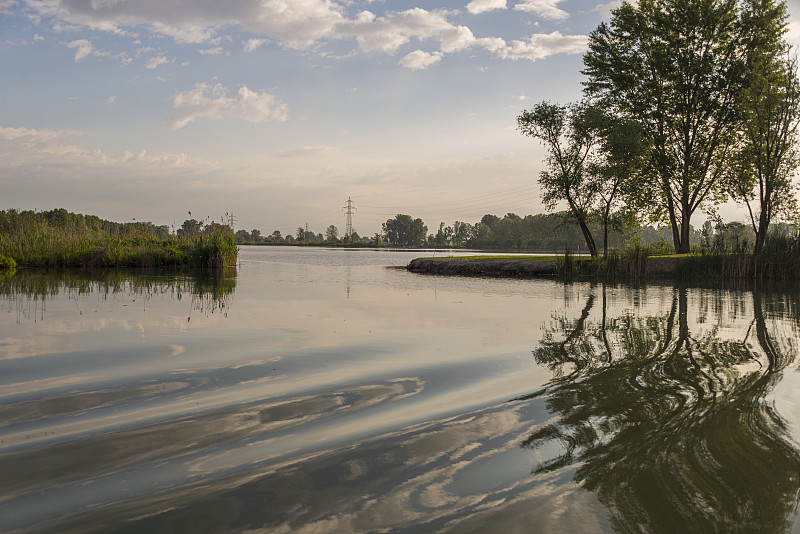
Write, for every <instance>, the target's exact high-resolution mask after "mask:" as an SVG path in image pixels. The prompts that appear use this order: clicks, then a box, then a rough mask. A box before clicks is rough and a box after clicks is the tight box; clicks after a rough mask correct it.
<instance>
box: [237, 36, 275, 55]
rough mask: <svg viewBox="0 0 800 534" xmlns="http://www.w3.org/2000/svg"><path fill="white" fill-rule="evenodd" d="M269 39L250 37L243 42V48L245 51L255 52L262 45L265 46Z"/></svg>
mask: <svg viewBox="0 0 800 534" xmlns="http://www.w3.org/2000/svg"><path fill="white" fill-rule="evenodd" d="M268 42H269V41H268V40H267V39H256V38H253V39H248V40H247V41H245V42H244V44H242V50H244V51H245V52H255V51H256V49H258V48H259V47H261V46H264V45H265V44H267V43H268Z"/></svg>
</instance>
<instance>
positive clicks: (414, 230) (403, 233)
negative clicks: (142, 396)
mask: <svg viewBox="0 0 800 534" xmlns="http://www.w3.org/2000/svg"><path fill="white" fill-rule="evenodd" d="M382 227H383V235H384V238H385V239H386V242H387V243H388V244H389V245H391V246H397V247H413V246H417V245H421V244H424V243H425V234H426V233H427V232H428V227H427V226H425V223H423V222H422V219H419V218H418V219H412V218H411V216H410V215H404V214H401V213H398V214H397V215H396V216H395V217H394V218H393V219H389V220H387V221H386V222H385V223H383V225H382Z"/></svg>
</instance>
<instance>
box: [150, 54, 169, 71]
mask: <svg viewBox="0 0 800 534" xmlns="http://www.w3.org/2000/svg"><path fill="white" fill-rule="evenodd" d="M165 63H169V60H168V59H167V58H166V57H165V56H155V57H151V58H150V59H148V60H147V65H146V66H147V68H148V69H157V68H158V66H159V65H163V64H165Z"/></svg>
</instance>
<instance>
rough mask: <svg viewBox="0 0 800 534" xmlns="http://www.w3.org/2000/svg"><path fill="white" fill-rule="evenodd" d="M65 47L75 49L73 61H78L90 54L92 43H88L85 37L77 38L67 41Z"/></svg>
mask: <svg viewBox="0 0 800 534" xmlns="http://www.w3.org/2000/svg"><path fill="white" fill-rule="evenodd" d="M67 48H75V49H76V50H75V63H78V62H79V61H80V60H82V59H83V58H85V57H86V56H88V55H89V54H91V53H92V50H93V47H92V43H90V42H89V41H87V40H86V39H77V40H75V41H70V42H69V43H67Z"/></svg>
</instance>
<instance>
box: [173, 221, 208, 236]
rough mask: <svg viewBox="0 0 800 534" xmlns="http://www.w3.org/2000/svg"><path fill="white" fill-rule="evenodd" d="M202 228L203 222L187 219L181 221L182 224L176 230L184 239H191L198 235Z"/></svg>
mask: <svg viewBox="0 0 800 534" xmlns="http://www.w3.org/2000/svg"><path fill="white" fill-rule="evenodd" d="M202 230H203V223H201V222H200V221H197V220H196V219H188V220H185V221H183V224H182V225H181V227H180V229H179V230H178V235H179V236H181V237H184V238H186V239H191V238H193V237H195V236H198V235H200V233H201V232H202Z"/></svg>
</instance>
